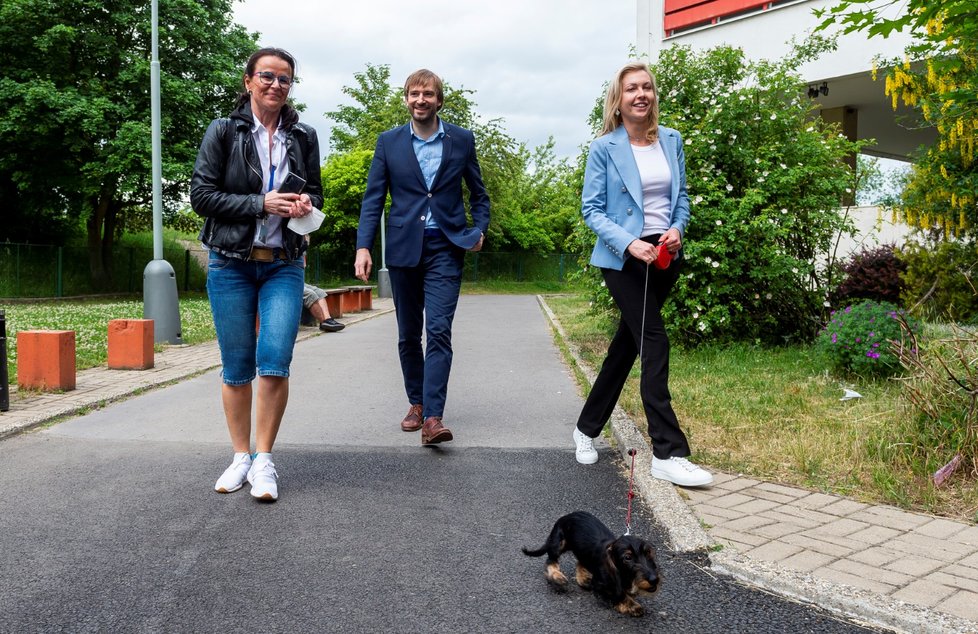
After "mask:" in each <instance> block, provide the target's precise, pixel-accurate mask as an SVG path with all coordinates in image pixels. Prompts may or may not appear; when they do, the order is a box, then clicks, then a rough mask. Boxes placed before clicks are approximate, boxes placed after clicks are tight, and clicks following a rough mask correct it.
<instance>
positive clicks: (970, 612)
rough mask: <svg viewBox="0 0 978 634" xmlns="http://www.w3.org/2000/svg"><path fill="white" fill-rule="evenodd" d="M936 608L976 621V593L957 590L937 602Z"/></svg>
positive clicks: (977, 610)
mask: <svg viewBox="0 0 978 634" xmlns="http://www.w3.org/2000/svg"><path fill="white" fill-rule="evenodd" d="M937 609H938V610H940V611H942V612H947V613H949V614H953V615H955V616H960V617H961V618H963V619H968V620H970V621H978V594H976V593H974V592H964V591H962V592H958V593H956V594H953V595H951V596H950V597H948V598H947V599H945V600H944V601H941V602H940V603H938V604H937Z"/></svg>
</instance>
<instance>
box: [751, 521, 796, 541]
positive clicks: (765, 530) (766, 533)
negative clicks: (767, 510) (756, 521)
mask: <svg viewBox="0 0 978 634" xmlns="http://www.w3.org/2000/svg"><path fill="white" fill-rule="evenodd" d="M802 530H804V529H802V528H801V527H800V526H797V525H795V524H786V523H784V522H773V523H771V524H767V525H765V526H758V527H757V528H755V529H753V531H752V532H754V533H757V534H758V535H761V536H763V537H767V538H768V539H781V538H782V537H784V536H785V535H793V534H795V533H799V532H801V531H802Z"/></svg>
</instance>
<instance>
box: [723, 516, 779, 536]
mask: <svg viewBox="0 0 978 634" xmlns="http://www.w3.org/2000/svg"><path fill="white" fill-rule="evenodd" d="M773 523H774V520H771V519H768V518H766V517H761V516H759V515H746V516H744V517H741V518H739V519H735V520H730V521H728V522H725V523H724V524H723V526H724V528H728V529H730V530H735V531H745V532H751V533H752V532H754V531H755V530H756V529H757V528H759V527H761V526H766V525H768V524H773Z"/></svg>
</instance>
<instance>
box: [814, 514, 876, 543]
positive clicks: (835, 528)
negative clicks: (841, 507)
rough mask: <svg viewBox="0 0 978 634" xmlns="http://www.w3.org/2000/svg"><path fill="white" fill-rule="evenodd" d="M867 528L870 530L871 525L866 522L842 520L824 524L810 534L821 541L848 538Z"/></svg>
mask: <svg viewBox="0 0 978 634" xmlns="http://www.w3.org/2000/svg"><path fill="white" fill-rule="evenodd" d="M866 528H869V524H867V523H865V522H857V521H855V520H850V519H846V518H841V519H837V520H835V521H832V522H829V523H828V524H822V525H821V526H818V527H816V528H813V529H812V530H811V531H809V532H810V533H812V534H813V535H814V536H815V537H817V538H819V539H825V538H826V537H830V538H831V537H847V536H849V535H852V534H853V533H858V532H859V531H861V530H864V529H866Z"/></svg>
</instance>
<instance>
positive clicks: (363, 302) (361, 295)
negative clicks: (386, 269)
mask: <svg viewBox="0 0 978 634" xmlns="http://www.w3.org/2000/svg"><path fill="white" fill-rule="evenodd" d="M347 288H348V289H350V293H351V294H354V295H356V296H357V299H358V300H359V304H360V310H373V308H374V304H373V291H374V289H375V288H377V287H376V286H347Z"/></svg>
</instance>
